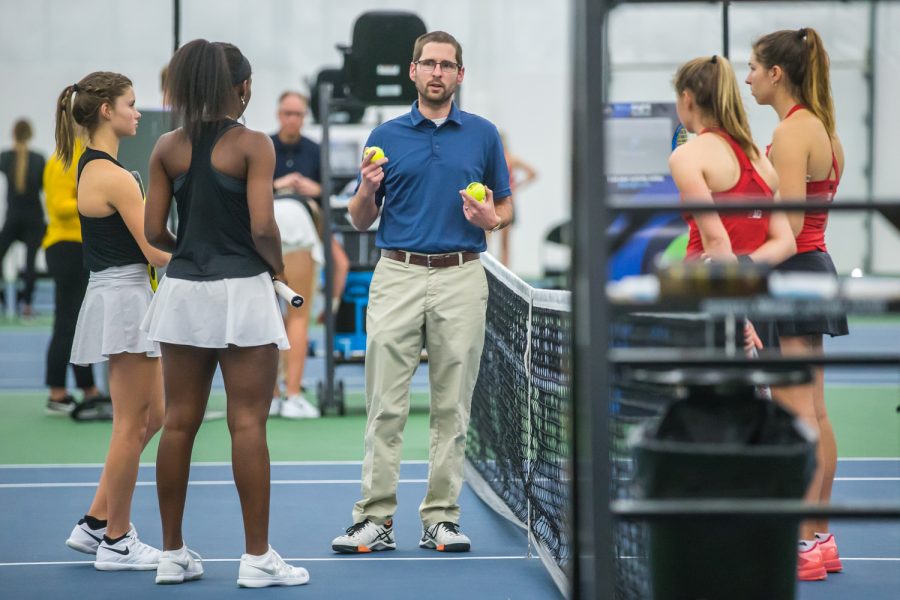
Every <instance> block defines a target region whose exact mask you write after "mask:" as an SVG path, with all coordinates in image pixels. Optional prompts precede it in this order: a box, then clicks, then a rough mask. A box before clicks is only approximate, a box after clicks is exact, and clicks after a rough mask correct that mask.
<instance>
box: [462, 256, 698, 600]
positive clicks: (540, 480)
mask: <svg viewBox="0 0 900 600" xmlns="http://www.w3.org/2000/svg"><path fill="white" fill-rule="evenodd" d="M482 262H483V263H484V265H485V270H486V272H487V278H488V285H489V288H490V301H489V303H488V309H487V325H486V333H485V345H484V351H483V354H482V358H481V370H480V372H479V376H478V382H477V384H476V386H475V392H474V395H473V399H472V414H471V423H470V427H469V440H468V445H467V452H466V453H467V458H468V460H467V465H466V469H467V472H466V478H467V481H468V483H469V485H470V487H472V489H473V490H474V491H475V492H476V493H477V494H478V495H479V496H480V497H481V498H482V500H484V501H485V502H486V503H488V504H489V505H490V506H491V507H492V508H494V510H496V511H497V512H499V513H501V514H503V515H504V516H506V517H507V518H508V519H510V520H511V521H512V522H514V523H515V524H517V525H519V526H520V527H522V528H523V529H525V530H527V533H528V550H527V551H528V552H529V553H532V552H533V553H536V554H537V555H538V556H539V557H540V558H541V560H542V561H543V563H544V565H545V567H546V568H547V570H548V571H549V572H550V574H551V576H552V577H553V579H554V581H555V582H556V584H557V586H558V587H559V589H560V591H561V592H562V593H563V594H564V595H567V594H568V591H569V589H570V587H571V586H570V581H571V580H570V568H571V563H572V560H573V558H574V551H573V548H572V546H571V537H570V529H569V523H570V520H569V510H570V498H571V479H572V474H571V469H570V465H571V462H570V458H571V456H572V445H571V429H570V418H571V414H572V396H571V379H570V377H571V331H572V316H571V308H570V293H569V292H565V291H554V290H541V289H535V288H532V287H530V286H529V285H527V284H526V283H525V282H524V281H522V280H521V279H519V278H518V277H516V276H515V275H514V274H512V273H511V272H510V271H508V270H507V269H506V268H504V267H503V266H502V265H500V263H498V262H497V261H496V260H495V259H494V258H493V257H491V256H489V255H487V254H485V255H484V256H483V261H482ZM703 323H704V321H703V320H702V319H697V320H693V319H690V318H687V319H686V318H683V317H681V316H675V315H673V316H671V317H666V316H662V317H660V316H658V315H647V316H643V315H627V316H625V317H621V318H617V319H616V320H615V321H614V323H613V324H612V327H611V331H610V341H611V344H612V345H614V346H628V347H642V346H646V347H658V346H672V345H674V346H679V345H684V344H685V340H691V341H694V340H697V337H698V333H699V335H700V339H703V337H704V334H703V327H704V325H703ZM698 329H699V331H698ZM610 393H611V397H610V398H611V401H610V415H609V426H610V434H611V438H610V439H611V448H610V456H609V460H610V468H611V474H612V481H611V489H612V497H613V498H617V499H625V498H631V497H633V493H632V489H631V480H632V462H631V457H630V456H631V455H630V451H629V449H628V445H627V437H628V434H629V432H630V431H631V430H632V429H633V428H634V427H635V426H636V425H639V424H641V423H643V422H645V421H647V420H648V419H653V418H655V417H657V416H658V415H659V414H660V412H661V411H662V409H663V408H664V407H665V406H666V405H667V404H668V402H670V401H671V400H672V399H673V395H672V388H670V387H664V386H659V385H652V384H646V383H634V382H625V381H617V380H614V381H613V382H612V386H611V390H610ZM614 527H615V553H616V557H617V560H616V576H617V580H616V597H617V598H619V599H623V600H625V599H627V600H631V599H637V598H646V597H648V596H649V590H648V588H647V580H648V577H647V570H646V569H647V567H646V560H645V559H646V550H645V544H644V529H643V526H642V525H641V524H638V523H631V522H617V523H616V524H615V525H614Z"/></svg>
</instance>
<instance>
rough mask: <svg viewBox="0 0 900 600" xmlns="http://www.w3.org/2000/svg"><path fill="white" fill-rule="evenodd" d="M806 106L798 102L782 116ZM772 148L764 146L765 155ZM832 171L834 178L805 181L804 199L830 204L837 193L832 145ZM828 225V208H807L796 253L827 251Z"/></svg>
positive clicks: (838, 181)
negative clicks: (826, 233)
mask: <svg viewBox="0 0 900 600" xmlns="http://www.w3.org/2000/svg"><path fill="white" fill-rule="evenodd" d="M802 108H806V107H805V106H803V105H802V104H798V105H796V106H794V107H793V108H791V110H789V111H788V114H787V115H786V116H785V117H784V118H785V119H787V118H788V117H790V116H791V115H792V114H794V113H795V112H797V111H798V110H800V109H802ZM771 149H772V144H769V145H768V146H767V147H766V155H767V156H768V154H769V150H771ZM831 173H834V179H828V178H825V179H822V180H820V181H807V182H806V200H807V201H810V200H813V201H815V202H818V203H823V204H830V203H831V202H833V201H834V195H835V194H836V193H837V188H838V184H839V183H840V180H841V176H840V173H839V172H838V163H837V158H836V157H835V155H834V147H833V146H832V148H831V171H830V172H829V173H828V175H829V176H830V175H831ZM827 225H828V209H819V210H808V211H806V212H805V213H803V227H802V228H801V229H800V233H799V235H797V254H800V253H802V252H812V251H813V250H819V251H821V252H828V248H827V247H826V246H825V227H827Z"/></svg>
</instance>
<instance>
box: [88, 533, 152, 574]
mask: <svg viewBox="0 0 900 600" xmlns="http://www.w3.org/2000/svg"><path fill="white" fill-rule="evenodd" d="M160 554H162V553H161V552H160V551H159V550H157V549H156V548H154V547H153V546H148V545H147V544H145V543H144V542H142V541H141V540H139V539H138V536H137V531H135V530H134V528H133V527H132V528H131V529H130V530H129V531H128V533H127V534H126V535H125V537H123V538H122V539H121V540H119V541H118V542H116V543H115V544H108V543H107V542H106V538H104V539H103V541H102V542H100V546H99V547H98V548H97V559H96V560H95V561H94V568H95V569H97V570H98V571H153V570H155V569H156V566H157V565H158V564H159V556H160Z"/></svg>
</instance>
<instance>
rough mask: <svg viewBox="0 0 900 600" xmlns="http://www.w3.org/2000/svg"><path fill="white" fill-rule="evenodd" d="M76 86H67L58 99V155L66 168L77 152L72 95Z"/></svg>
mask: <svg viewBox="0 0 900 600" xmlns="http://www.w3.org/2000/svg"><path fill="white" fill-rule="evenodd" d="M74 93H75V86H74V85H69V86H66V87H65V88H64V89H63V91H62V93H60V95H59V99H58V100H57V101H56V156H57V157H59V159H60V160H61V161H62V163H63V166H64V168H66V169H68V168H69V167H70V166H71V165H72V154H73V153H74V152H75V121H74V120H73V119H72V95H73V94H74Z"/></svg>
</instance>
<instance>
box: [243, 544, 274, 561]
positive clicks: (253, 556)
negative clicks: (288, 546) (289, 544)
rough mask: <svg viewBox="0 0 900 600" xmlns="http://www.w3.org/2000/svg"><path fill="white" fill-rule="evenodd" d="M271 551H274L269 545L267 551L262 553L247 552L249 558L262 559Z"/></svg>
mask: <svg viewBox="0 0 900 600" xmlns="http://www.w3.org/2000/svg"><path fill="white" fill-rule="evenodd" d="M271 551H272V546H269V549H268V550H266V551H265V552H263V553H262V554H247V556H248V557H249V558H251V559H259V560H262V559H263V558H265V557H266V555H268V554H269V552H271Z"/></svg>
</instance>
